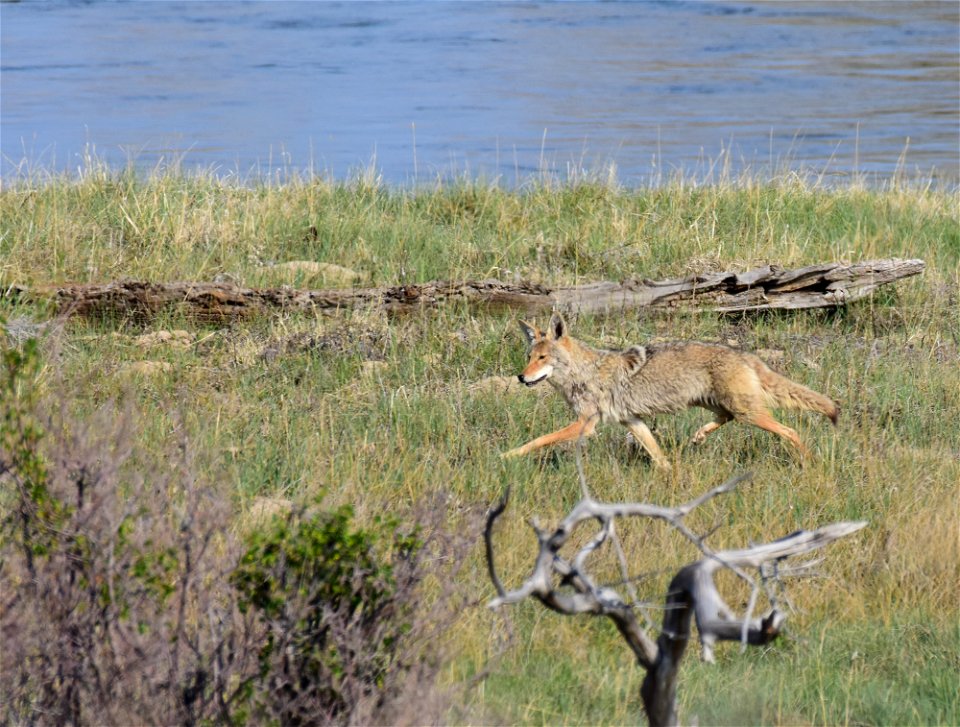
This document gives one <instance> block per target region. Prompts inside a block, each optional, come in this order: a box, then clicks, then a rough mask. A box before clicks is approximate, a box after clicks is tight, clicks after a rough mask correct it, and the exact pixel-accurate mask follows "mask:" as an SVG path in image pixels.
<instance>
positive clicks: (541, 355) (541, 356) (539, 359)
mask: <svg viewBox="0 0 960 727" xmlns="http://www.w3.org/2000/svg"><path fill="white" fill-rule="evenodd" d="M546 357H547V354H545V353H541V354H540V357H539V358H538V359H537V361H543V359H545V358H546Z"/></svg>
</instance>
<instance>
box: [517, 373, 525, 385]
mask: <svg viewBox="0 0 960 727" xmlns="http://www.w3.org/2000/svg"><path fill="white" fill-rule="evenodd" d="M517 381H519V382H520V383H521V384H525V383H527V382H526V381H524V380H523V374H517Z"/></svg>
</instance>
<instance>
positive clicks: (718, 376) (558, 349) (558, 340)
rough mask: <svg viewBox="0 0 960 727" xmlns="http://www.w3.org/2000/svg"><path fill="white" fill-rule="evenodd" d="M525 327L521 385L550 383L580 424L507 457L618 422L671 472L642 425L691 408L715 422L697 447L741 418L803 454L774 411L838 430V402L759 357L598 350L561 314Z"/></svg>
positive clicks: (674, 348)
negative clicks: (823, 421)
mask: <svg viewBox="0 0 960 727" xmlns="http://www.w3.org/2000/svg"><path fill="white" fill-rule="evenodd" d="M520 327H521V328H522V329H523V332H524V335H525V336H526V337H527V342H528V343H529V344H530V359H529V361H528V362H527V366H526V368H525V369H524V370H523V371H522V372H521V373H520V375H519V376H518V377H517V378H518V379H519V380H520V383H522V384H525V385H526V386H535V385H536V384H539V383H540V382H542V381H547V382H549V383H550V384H551V385H552V386H553V387H554V388H556V389H557V390H558V391H560V393H562V394H563V396H564V398H565V399H566V400H567V403H569V404H570V406H571V407H573V410H574V412H576V414H577V420H576V421H575V422H573V423H572V424H569V425H568V426H566V427H564V428H563V429H560V430H558V431H556V432H552V433H550V434H545V435H543V436H541V437H537V438H536V439H534V440H532V441H530V442H527V443H526V444H524V445H523V446H522V447H517V448H516V449H511V450H510V451H509V452H506V453H505V454H504V455H503V456H504V457H514V456H518V455H521V454H527V453H528V452H532V451H533V450H535V449H539V448H540V447H546V446H548V445H550V444H556V443H558V442H567V441H571V440H575V439H577V438H579V437H580V436H584V437H588V436H590V435H591V434H593V432H594V429H595V428H596V426H597V423H598V422H600V421H615V422H619V423H621V424H623V425H624V426H625V427H627V428H628V429H629V430H630V431H631V432H632V434H633V436H634V437H635V438H636V441H637V442H638V443H639V444H640V445H642V446H643V448H644V449H646V450H647V452H648V453H649V454H650V456H651V458H652V459H653V461H654V463H656V464H657V466H659V467H663V468H665V469H669V467H670V463H669V462H668V461H667V458H666V457H665V456H664V455H663V452H662V451H661V450H660V447H659V446H658V445H657V441H656V440H655V439H654V438H653V434H652V433H651V431H650V428H649V427H648V426H647V425H646V424H645V423H644V419H645V418H647V417H650V416H652V415H654V414H666V413H671V412H678V411H683V410H684V409H687V408H688V407H692V406H699V407H703V408H704V409H709V410H710V411H712V412H713V413H714V415H715V419H714V421H712V422H710V423H709V424H705V425H704V426H702V427H700V429H698V430H697V432H696V434H694V435H693V440H692V441H693V442H694V443H700V442H702V441H703V440H704V439H705V438H706V437H707V435H708V434H710V433H711V432H713V431H716V430H717V429H719V428H720V427H721V426H723V425H724V424H726V423H727V422H729V421H731V420H733V419H735V420H737V421H741V422H746V423H747V424H752V425H754V426H755V427H760V428H761V429H766V430H767V431H770V432H773V433H774V434H778V435H780V436H781V437H783V438H784V439H786V440H787V441H788V442H790V444H792V445H793V446H794V447H796V448H797V450H799V452H800V453H801V454H804V455H805V454H808V452H807V449H806V447H804V446H803V443H802V442H801V441H800V437H799V436H798V435H797V433H796V432H795V431H794V430H793V429H791V428H790V427H787V426H784V425H783V424H781V423H780V422H778V421H777V420H776V419H774V418H773V415H772V414H771V413H770V407H773V406H779V407H785V408H791V409H807V410H810V411H816V412H820V413H821V414H823V415H825V416H827V417H829V418H830V420H831V421H832V422H833V423H834V424H836V423H837V415H838V414H839V411H840V410H839V407H838V406H837V404H836V403H835V402H833V401H832V400H830V399H828V398H827V397H825V396H823V395H822V394H818V393H817V392H815V391H813V390H811V389H808V388H807V387H805V386H802V385H801V384H797V383H795V382H793V381H790V380H789V379H787V378H785V377H783V376H781V375H780V374H778V373H776V372H774V371H772V370H770V368H769V367H767V365H766V364H765V363H763V361H761V360H760V359H759V358H757V357H756V356H753V355H751V354H748V353H742V352H740V351H735V350H733V349H730V348H727V347H725V346H718V345H713V344H707V343H696V342H677V343H656V344H649V345H644V346H632V347H631V348H628V349H626V350H623V351H604V350H598V349H595V348H591V347H589V346H587V345H585V344H583V343H581V342H580V341H577V340H576V339H574V338H572V337H570V336H569V335H568V334H567V324H566V323H565V322H564V320H563V318H562V317H561V316H560V315H558V314H554V315H553V317H552V318H551V319H550V325H549V326H548V328H547V330H546V331H541V330H539V329H538V328H536V327H535V326H532V325H530V324H529V323H525V322H523V321H520Z"/></svg>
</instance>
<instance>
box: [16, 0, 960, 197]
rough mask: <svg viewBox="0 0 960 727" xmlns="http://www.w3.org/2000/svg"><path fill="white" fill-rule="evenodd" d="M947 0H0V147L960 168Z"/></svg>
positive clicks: (288, 167)
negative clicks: (244, 0) (813, 0)
mask: <svg viewBox="0 0 960 727" xmlns="http://www.w3.org/2000/svg"><path fill="white" fill-rule="evenodd" d="M958 27H960V4H958V3H957V2H955V1H951V2H895V3H890V2H859V3H858V2H822V3H809V2H782V3H760V2H642V3H492V2H483V3H480V2H459V3H446V2H391V3H381V2H363V3H360V2H349V3H314V2H309V3H308V2H296V3H288V2H254V3H237V2H91V3H66V2H56V3H47V2H20V3H9V2H5V3H2V4H0V34H2V55H0V86H2V92H0V119H2V125H0V131H2V137H0V147H2V148H0V151H2V157H3V158H2V173H3V177H4V178H5V179H11V178H15V177H16V176H17V175H19V174H24V173H27V171H28V170H29V169H36V168H42V169H68V170H74V169H77V168H79V167H82V166H83V163H84V162H83V159H84V154H85V151H89V150H91V149H94V150H95V153H96V155H97V156H99V157H100V158H101V159H104V160H106V161H107V163H109V164H110V165H111V166H114V167H123V166H124V165H126V164H129V163H133V164H135V165H136V166H137V167H139V168H143V169H150V168H153V167H155V166H157V165H161V166H164V165H170V164H181V165H182V166H183V167H185V168H188V169H193V168H202V169H206V170H213V171H214V172H216V173H217V174H221V175H232V174H237V175H240V176H241V177H247V178H248V177H250V176H255V177H257V178H263V177H264V176H268V175H281V176H282V175H284V174H286V173H288V172H291V171H298V172H302V171H307V172H313V173H317V174H325V175H331V176H333V177H335V178H345V177H349V176H350V175H353V174H356V173H358V170H361V169H368V170H370V169H373V170H375V173H376V174H379V175H380V176H382V178H383V179H384V180H385V181H388V182H391V183H400V184H405V183H410V182H414V181H416V182H421V183H424V182H430V181H432V180H435V179H437V178H438V177H450V176H459V175H468V176H469V177H482V178H485V179H494V178H496V179H499V180H502V181H503V182H505V183H508V184H515V183H518V182H519V183H522V182H523V181H525V180H527V179H530V178H532V177H536V176H537V175H540V174H543V173H550V174H552V175H555V176H557V177H560V178H569V177H570V176H573V175H575V174H576V173H577V171H578V170H588V171H590V172H593V173H597V174H604V175H606V174H608V173H611V170H612V173H614V174H615V176H616V179H617V181H619V182H620V183H622V184H625V185H630V186H633V185H644V184H651V183H653V184H656V183H658V182H660V181H662V180H664V179H666V178H668V177H669V176H670V175H671V174H673V173H675V172H677V171H681V172H683V173H684V174H685V175H687V176H691V177H695V178H697V179H699V180H703V181H712V180H716V179H719V178H720V177H721V176H722V175H723V174H725V173H729V174H733V175H736V174H739V173H741V172H743V171H744V170H747V171H749V172H750V173H752V174H755V175H759V176H762V177H769V176H771V175H773V174H776V173H779V172H782V171H783V170H785V169H803V170H805V172H807V173H808V174H812V175H816V176H818V177H821V178H823V179H825V180H828V181H835V180H841V181H842V180H846V179H848V178H849V177H850V175H852V174H864V175H866V176H867V177H868V179H869V180H873V181H883V180H885V179H888V178H890V177H891V176H892V175H894V174H896V173H898V172H900V173H904V174H907V175H908V176H910V177H916V176H918V175H919V176H920V177H921V178H926V179H933V180H935V181H938V182H946V183H948V184H950V185H953V184H956V183H957V180H958V177H960V155H958V138H960V137H958V118H960V72H958V67H960V66H958Z"/></svg>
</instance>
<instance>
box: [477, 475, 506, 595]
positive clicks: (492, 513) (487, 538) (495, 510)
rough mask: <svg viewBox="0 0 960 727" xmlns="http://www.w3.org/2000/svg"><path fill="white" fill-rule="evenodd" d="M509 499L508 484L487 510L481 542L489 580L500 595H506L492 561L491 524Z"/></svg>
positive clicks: (504, 508)
mask: <svg viewBox="0 0 960 727" xmlns="http://www.w3.org/2000/svg"><path fill="white" fill-rule="evenodd" d="M509 499H510V487H509V486H508V487H507V490H506V492H504V493H503V497H501V498H500V500H499V501H498V502H497V504H496V505H494V506H493V507H491V508H490V509H489V510H488V511H487V525H486V527H484V529H483V542H484V543H485V544H486V547H487V570H488V571H489V573H490V580H491V581H492V582H493V586H494V588H496V589H497V593H498V594H499V595H500V596H501V597H502V596H505V595H506V591H505V590H504V588H503V584H502V583H501V582H500V578H498V577H497V568H496V566H495V565H494V562H493V525H494V523H496V521H497V518H498V517H500V515H502V514H503V511H504V510H506V508H507V502H508V501H509Z"/></svg>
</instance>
